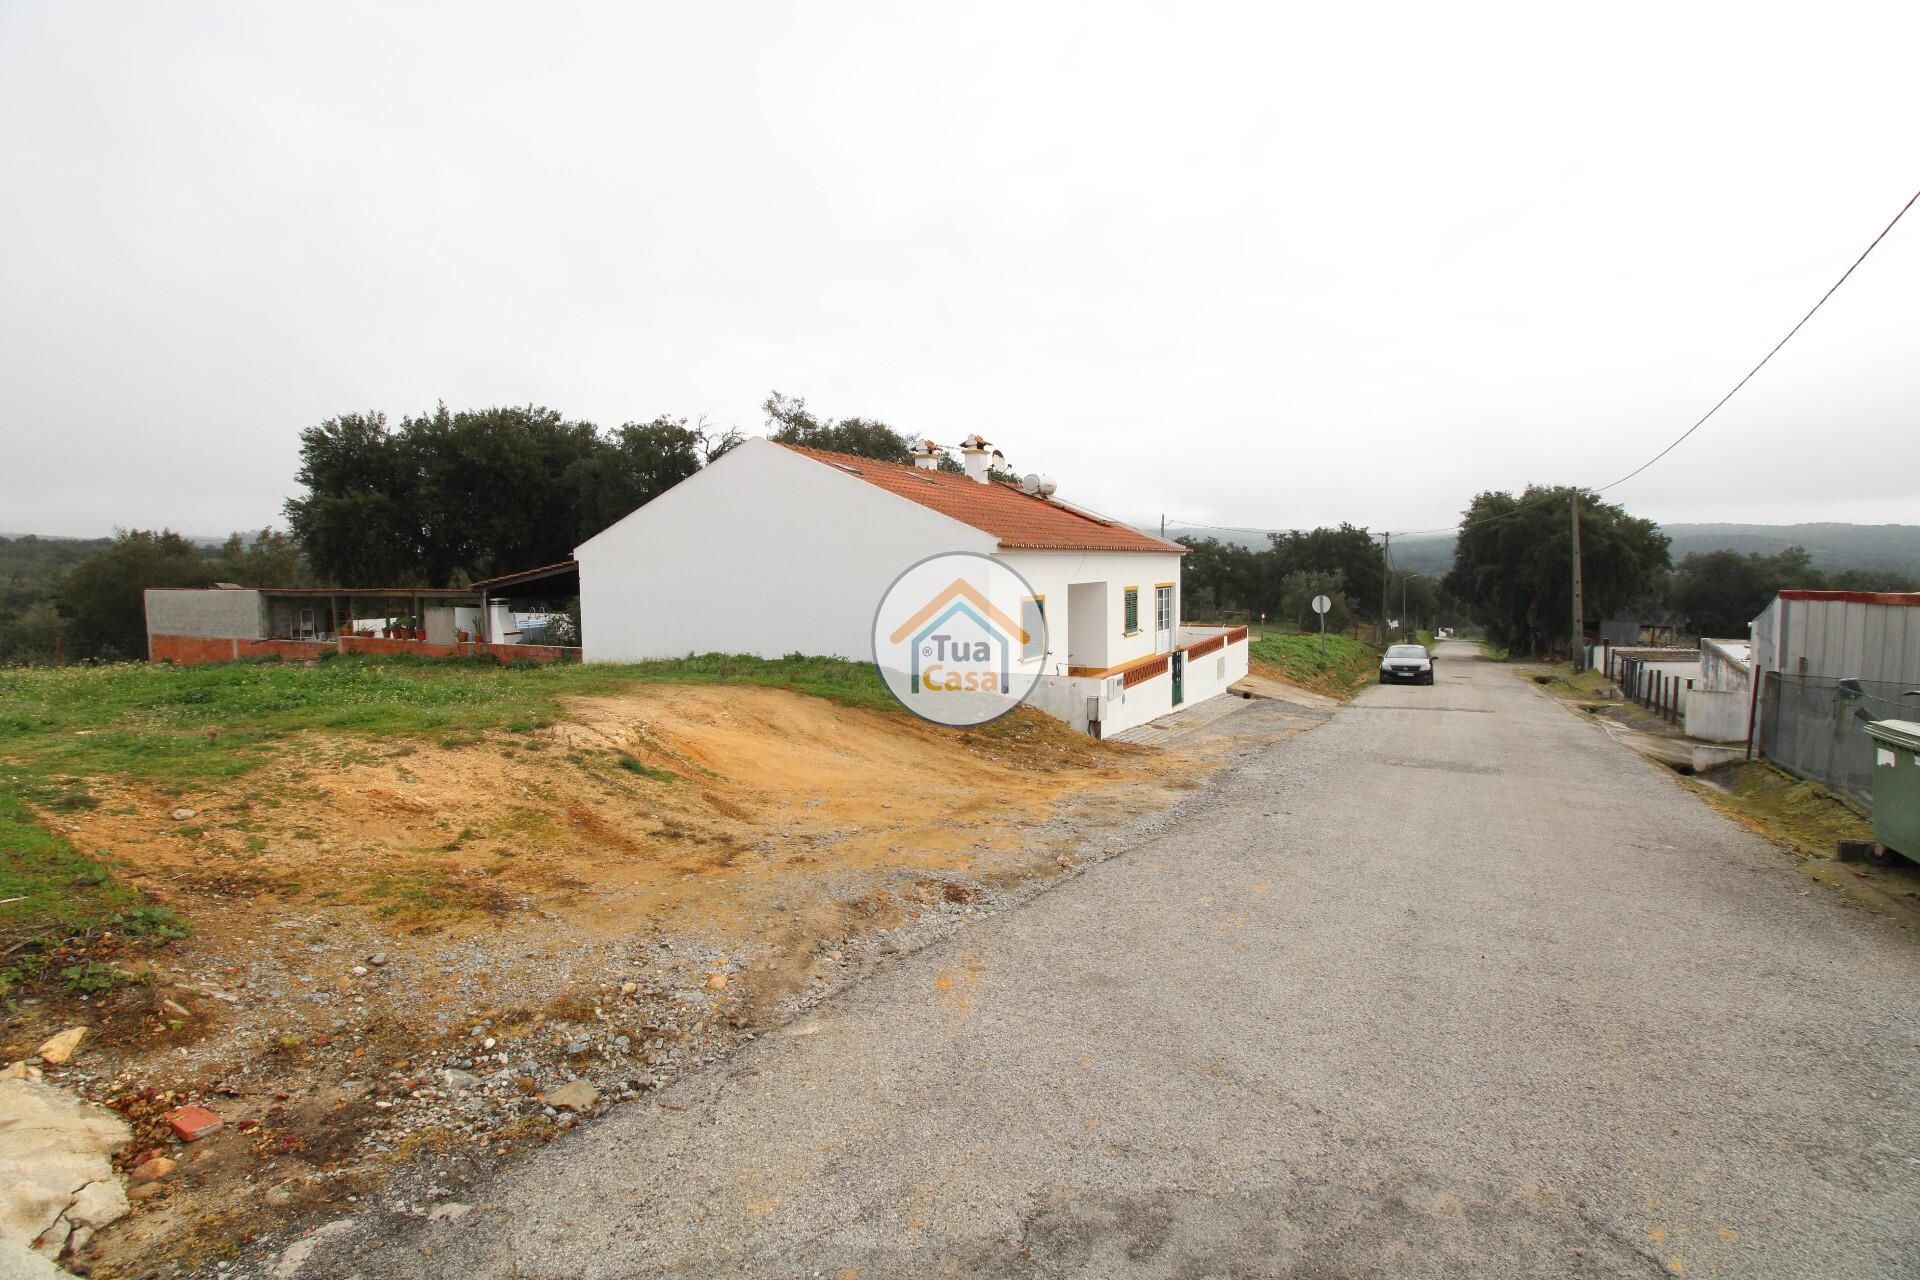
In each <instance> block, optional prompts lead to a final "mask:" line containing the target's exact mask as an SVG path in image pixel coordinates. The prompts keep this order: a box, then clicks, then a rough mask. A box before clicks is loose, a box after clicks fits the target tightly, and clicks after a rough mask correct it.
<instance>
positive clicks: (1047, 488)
mask: <svg viewBox="0 0 1920 1280" xmlns="http://www.w3.org/2000/svg"><path fill="white" fill-rule="evenodd" d="M1059 487H1060V486H1059V485H1057V484H1055V483H1054V480H1053V477H1052V476H1049V475H1043V476H1041V477H1040V496H1041V497H1043V498H1051V497H1052V496H1053V492H1054V490H1056V489H1058V488H1059Z"/></svg>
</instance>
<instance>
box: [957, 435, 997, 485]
mask: <svg viewBox="0 0 1920 1280" xmlns="http://www.w3.org/2000/svg"><path fill="white" fill-rule="evenodd" d="M992 445H993V442H992V441H991V440H982V439H981V438H980V433H979V432H977V431H976V432H974V433H973V434H972V435H970V436H968V437H967V438H966V439H965V440H962V441H961V442H960V462H961V464H962V465H963V466H965V467H966V469H967V479H969V480H975V481H978V482H979V483H981V484H987V483H989V479H990V478H989V477H988V475H987V469H988V459H987V450H988V449H989V448H991V447H992Z"/></svg>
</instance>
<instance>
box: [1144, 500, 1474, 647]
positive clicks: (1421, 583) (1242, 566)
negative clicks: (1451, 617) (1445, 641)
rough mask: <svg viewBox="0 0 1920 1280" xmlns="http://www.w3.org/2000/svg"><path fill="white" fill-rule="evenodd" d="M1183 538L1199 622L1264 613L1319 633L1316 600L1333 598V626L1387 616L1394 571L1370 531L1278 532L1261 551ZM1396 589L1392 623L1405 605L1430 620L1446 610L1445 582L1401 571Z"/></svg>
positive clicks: (1192, 607) (1187, 603) (1186, 579)
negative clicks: (1383, 613) (1441, 584)
mask: <svg viewBox="0 0 1920 1280" xmlns="http://www.w3.org/2000/svg"><path fill="white" fill-rule="evenodd" d="M1178 541H1179V542H1180V543H1181V544H1182V545H1184V546H1185V547H1186V548H1187V555H1186V558H1185V559H1184V560H1183V561H1182V563H1181V569H1180V580H1181V593H1182V596H1183V605H1184V607H1185V609H1186V612H1187V613H1188V615H1189V616H1191V617H1194V618H1196V619H1199V618H1220V617H1229V616H1240V615H1246V616H1249V617H1252V618H1259V617H1261V616H1263V615H1264V616H1265V617H1266V618H1268V619H1269V620H1271V621H1275V622H1288V623H1292V624H1294V625H1296V626H1300V627H1307V628H1312V627H1316V626H1318V625H1319V622H1318V617H1317V615H1315V613H1314V612H1313V598H1314V597H1315V596H1316V595H1325V596H1327V597H1328V598H1329V599H1330V600H1331V601H1332V603H1333V609H1332V611H1331V612H1330V613H1329V614H1328V615H1327V625H1328V626H1329V627H1330V628H1333V629H1335V630H1344V629H1345V628H1347V627H1348V626H1350V625H1352V623H1353V622H1354V621H1355V620H1356V619H1369V620H1378V619H1379V618H1380V616H1381V615H1380V610H1381V606H1382V595H1383V591H1382V589H1383V588H1385V587H1388V586H1389V580H1388V576H1387V575H1388V570H1387V566H1386V562H1385V561H1384V559H1383V558H1382V555H1381V548H1380V544H1379V542H1378V541H1376V540H1375V538H1374V536H1373V535H1372V534H1371V533H1369V532H1368V531H1367V530H1366V529H1364V528H1359V527H1356V526H1354V525H1350V524H1342V525H1340V526H1339V527H1337V528H1319V529H1307V530H1292V531H1289V532H1286V533H1272V534H1268V535H1267V545H1266V546H1264V547H1259V548H1255V547H1246V546H1241V545H1240V544H1238V543H1234V542H1223V541H1221V540H1220V539H1218V538H1202V537H1191V536H1189V537H1182V538H1180V539H1178ZM1390 585H1391V589H1390V590H1387V591H1386V592H1385V596H1386V601H1387V607H1388V614H1387V616H1388V617H1390V618H1397V617H1398V616H1399V614H1400V613H1401V612H1402V606H1403V600H1404V606H1405V608H1404V611H1405V612H1406V613H1408V614H1409V615H1412V616H1413V617H1419V618H1422V619H1425V620H1427V621H1428V622H1429V623H1430V622H1431V620H1432V619H1433V618H1434V617H1435V616H1436V614H1437V613H1438V612H1439V611H1440V610H1441V609H1442V608H1443V607H1444V602H1443V599H1442V593H1441V591H1440V589H1439V584H1438V583H1436V582H1434V581H1433V579H1431V578H1424V577H1417V576H1414V575H1406V574H1395V575H1394V577H1393V578H1392V581H1391V584H1390Z"/></svg>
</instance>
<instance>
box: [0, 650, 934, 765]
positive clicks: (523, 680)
mask: <svg viewBox="0 0 1920 1280" xmlns="http://www.w3.org/2000/svg"><path fill="white" fill-rule="evenodd" d="M648 684H730V685H759V686H764V687H767V688H780V689H792V690H794V691H796V692H799V693H806V694H812V695H814V696H816V697H821V698H830V699H832V700H834V701H836V702H841V703H845V704H847V705H849V706H857V707H869V708H873V709H876V710H892V709H896V704H895V703H894V701H893V698H892V697H891V695H889V694H888V692H887V689H886V686H885V685H884V684H883V683H882V682H881V680H880V677H879V674H878V673H877V672H876V671H874V669H873V667H872V666H871V665H870V664H867V663H855V662H846V661H843V660H841V659H838V658H803V657H797V656H796V657H787V658H779V659H762V658H743V657H729V656H725V655H720V654H709V655H706V656H704V657H695V658H683V659H675V660H671V661H660V662H645V663H637V664H633V665H628V666H614V665H599V664H596V665H592V666H583V665H579V664H555V665H549V666H533V665H524V664H523V665H516V666H502V665H500V664H499V663H495V662H492V661H490V660H483V661H475V662H461V661H456V660H449V659H406V658H379V657H362V656H342V657H338V658H329V659H326V660H323V661H321V662H319V663H317V664H315V665H314V666H311V667H305V666H300V665H296V664H290V663H274V662H267V663H221V664H217V665H209V666H198V667H175V666H167V665H152V666H148V665H144V664H132V663H130V664H127V665H125V666H113V667H37V668H18V669H12V670H5V671H0V760H3V761H5V762H6V764H8V765H11V766H13V767H15V768H18V769H21V770H24V771H28V772H31V773H33V774H36V775H39V776H41V777H43V778H48V779H53V778H85V777H88V776H96V775H102V774H116V775H121V776H125V777H132V778H137V779H140V780H142V781H145V782H151V783H159V784H166V783H178V784H185V783H191V782H198V781H209V780H216V779H220V778H228V777H233V776H236V775H238V774H243V773H246V772H248V771H249V770H252V769H254V768H257V767H259V766H260V765H261V764H263V763H265V761H266V759H267V758H268V754H269V749H270V748H271V747H272V746H273V745H274V744H275V743H277V742H279V741H280V740H282V739H284V738H286V737H287V736H288V735H290V734H294V733H299V732H303V731H309V730H319V731H323V732H332V733H343V734H353V735H364V736H367V737H375V738H413V739H419V740H422V741H436V742H437V741H444V740H446V739H448V738H450V737H456V738H458V739H459V740H461V741H463V742H464V741H477V740H478V738H477V735H478V734H480V733H484V732H486V731H489V730H493V729H502V728H505V729H511V730H512V731H513V732H516V733H526V732H529V731H531V730H533V729H536V728H540V727H543V726H544V725H547V724H550V723H552V722H553V720H554V719H556V718H557V717H558V716H559V714H560V704H561V702H562V700H563V699H566V698H570V697H577V696H581V695H596V694H600V695H604V694H613V693H618V692H620V691H621V690H623V689H629V688H632V687H634V686H636V685H648Z"/></svg>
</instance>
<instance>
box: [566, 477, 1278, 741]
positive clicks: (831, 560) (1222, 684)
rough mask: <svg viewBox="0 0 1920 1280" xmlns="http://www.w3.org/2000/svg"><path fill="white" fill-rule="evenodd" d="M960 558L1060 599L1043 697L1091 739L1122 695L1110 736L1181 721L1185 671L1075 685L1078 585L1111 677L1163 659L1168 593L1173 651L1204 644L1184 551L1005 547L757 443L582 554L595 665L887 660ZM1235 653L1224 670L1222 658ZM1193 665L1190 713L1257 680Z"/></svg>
mask: <svg viewBox="0 0 1920 1280" xmlns="http://www.w3.org/2000/svg"><path fill="white" fill-rule="evenodd" d="M947 551H973V552H978V553H981V554H987V555H993V556H995V557H996V558H998V559H999V560H1000V561H1002V562H1003V563H1005V564H1007V565H1009V566H1011V567H1012V568H1013V569H1015V570H1016V571H1018V572H1019V573H1020V575H1021V576H1022V577H1024V578H1025V579H1026V580H1027V582H1028V583H1029V585H1031V586H1032V588H1033V591H1034V594H1035V595H1037V596H1041V597H1043V598H1044V599H1045V601H1046V604H1045V609H1046V617H1047V652H1046V653H1045V655H1044V656H1042V657H1039V658H1036V659H1033V660H1032V666H1034V667H1038V668H1039V669H1040V672H1041V674H1042V676H1043V678H1042V680H1041V681H1040V684H1039V685H1038V686H1037V687H1036V689H1035V691H1034V695H1033V697H1032V699H1031V702H1032V704H1033V705H1034V706H1035V707H1036V708H1037V709H1039V710H1041V711H1045V712H1047V713H1048V714H1051V715H1054V716H1056V717H1058V718H1059V719H1061V720H1064V721H1066V722H1067V723H1068V724H1071V725H1073V726H1074V727H1076V728H1078V729H1081V730H1085V729H1086V727H1087V714H1086V703H1087V698H1088V697H1089V696H1092V695H1096V694H1102V695H1105V697H1106V698H1107V704H1106V705H1107V711H1106V717H1107V718H1106V720H1105V721H1104V722H1103V724H1102V729H1103V732H1106V733H1118V732H1120V731H1121V730H1123V729H1127V728H1131V727H1133V726H1134V725H1137V724H1143V723H1145V722H1146V721H1148V720H1151V719H1153V718H1155V717H1156V716H1160V715H1165V714H1166V713H1167V712H1168V711H1170V710H1172V709H1173V707H1172V696H1173V682H1172V678H1171V675H1170V674H1164V675H1160V676H1156V677H1154V678H1153V679H1150V680H1146V681H1143V682H1141V683H1140V684H1137V685H1135V686H1134V687H1133V688H1131V689H1126V688H1124V687H1123V686H1122V684H1121V681H1120V678H1119V677H1118V676H1109V677H1076V676H1070V675H1069V674H1068V665H1069V663H1068V654H1069V652H1070V648H1069V646H1070V645H1071V644H1072V643H1073V641H1072V630H1073V620H1072V619H1071V617H1070V612H1069V609H1068V600H1069V594H1068V593H1069V588H1071V587H1072V586H1073V585H1074V584H1076V583H1082V584H1085V583H1098V584H1105V585H1106V587H1107V591H1106V598H1105V602H1104V608H1103V609H1102V610H1101V615H1102V616H1100V617H1097V618H1093V619H1090V620H1088V619H1083V620H1082V625H1094V626H1098V627H1100V629H1101V631H1102V634H1103V638H1104V642H1105V643H1104V657H1105V665H1106V666H1108V667H1113V666H1119V665H1122V664H1125V663H1127V662H1131V661H1133V660H1135V659H1139V658H1147V657H1151V656H1152V655H1153V654H1154V652H1155V641H1156V637H1155V633H1154V593H1155V589H1156V588H1157V587H1158V586H1159V585H1160V584H1162V583H1171V584H1173V624H1174V625H1173V636H1172V640H1171V643H1172V644H1174V645H1180V644H1185V643H1191V642H1192V640H1193V639H1194V638H1195V636H1194V633H1193V631H1192V629H1190V628H1189V629H1186V630H1185V634H1184V635H1183V629H1182V628H1181V627H1180V625H1179V619H1180V605H1181V602H1180V586H1179V583H1180V556H1179V554H1178V553H1175V552H1167V553H1161V552H1113V551H1028V550H1011V551H1001V550H999V549H998V541H997V539H995V538H994V537H993V536H992V535H991V534H988V533H984V532H982V531H981V530H978V529H975V528H973V527H972V526H971V525H967V524H963V523H961V522H960V521H957V520H954V519H951V518H950V517H947V516H943V515H941V514H939V513H938V512H936V511H932V510H930V509H928V508H926V507H923V506H921V505H919V504H918V503H916V502H912V501H909V500H908V499H905V498H901V497H898V496H896V495H894V494H892V493H889V492H887V491H886V490H884V489H880V488H878V487H876V486H874V485H871V484H868V483H867V482H866V481H864V480H861V479H859V478H858V477H855V476H851V475H846V474H844V473H842V472H839V471H837V470H836V469H834V468H833V467H832V466H831V465H829V464H825V463H821V462H819V461H818V460H816V459H813V458H809V457H807V456H805V455H803V454H797V453H794V452H792V451H791V450H788V449H784V448H782V447H780V446H779V445H776V444H773V443H771V442H769V441H766V440H760V439H754V440H749V441H747V442H746V443H744V444H742V445H741V446H740V447H739V448H737V449H734V450H733V451H732V452H730V453H728V454H727V455H726V456H725V457H723V458H721V459H720V460H719V461H717V462H715V463H714V464H713V465H712V466H710V467H708V468H706V469H704V470H702V471H699V472H696V473H695V474H694V475H693V476H691V477H689V478H688V479H686V480H683V481H681V482H680V483H679V484H677V485H675V486H674V487H673V488H672V489H669V490H668V491H667V492H665V493H663V494H661V495H660V496H659V497H657V498H655V499H654V500H653V501H652V502H650V503H648V504H647V505H646V506H644V507H642V508H640V509H639V510H638V511H635V512H633V513H632V514H631V515H629V516H627V517H626V518H625V519H624V520H622V521H620V522H619V523H618V524H615V525H614V526H613V527H611V528H609V529H607V530H606V531H605V532H603V533H601V534H599V535H597V536H595V537H594V538H592V539H589V540H588V541H587V542H585V543H583V544H582V545H581V546H580V547H579V548H578V550H577V551H576V552H575V556H576V558H577V559H578V560H579V563H580V607H581V623H582V628H583V630H584V632H585V635H584V637H583V640H584V649H583V657H584V658H585V659H586V661H589V662H638V661H644V660H646V659H649V658H676V657H684V656H685V655H687V654H694V653H741V654H754V655H757V656H760V657H768V658H772V657H779V656H781V655H783V654H788V653H805V654H818V655H832V656H838V657H843V658H849V659H853V660H856V661H865V660H867V659H869V658H871V656H872V636H871V629H872V625H873V613H874V610H875V609H876V608H877V607H878V606H879V603H880V597H881V595H882V593H883V592H885V590H886V589H887V587H888V586H890V585H891V584H892V583H893V580H894V579H895V578H896V577H898V576H899V575H900V573H901V572H902V571H904V570H905V569H907V568H908V567H909V566H910V565H912V564H914V563H915V562H917V561H919V560H923V559H925V558H926V557H928V556H931V555H936V554H939V553H941V552H947ZM1129 586H1133V587H1138V588H1139V591H1140V614H1139V622H1140V626H1139V629H1138V631H1136V632H1135V633H1133V634H1131V635H1129V634H1126V633H1125V617H1126V602H1125V588H1127V587H1129ZM1222 654H1224V655H1225V659H1226V661H1225V665H1224V669H1223V667H1222V664H1221V663H1220V662H1219V661H1218V659H1219V658H1220V657H1221V656H1222ZM1222 654H1209V655H1207V656H1206V657H1204V658H1202V659H1201V660H1200V661H1199V662H1197V663H1193V664H1191V666H1190V668H1189V670H1188V671H1187V672H1186V676H1185V681H1184V685H1183V694H1184V697H1183V705H1190V704H1192V703H1195V702H1198V701H1200V700H1201V699H1203V698H1208V697H1212V696H1213V695H1214V694H1216V693H1219V692H1221V691H1223V690H1224V689H1225V688H1226V686H1227V685H1228V684H1231V683H1232V682H1233V681H1235V680H1237V679H1239V678H1240V677H1241V676H1244V675H1245V674H1246V671H1247V646H1246V645H1245V643H1241V644H1238V645H1229V646H1226V648H1225V649H1224V650H1223V651H1222Z"/></svg>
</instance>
